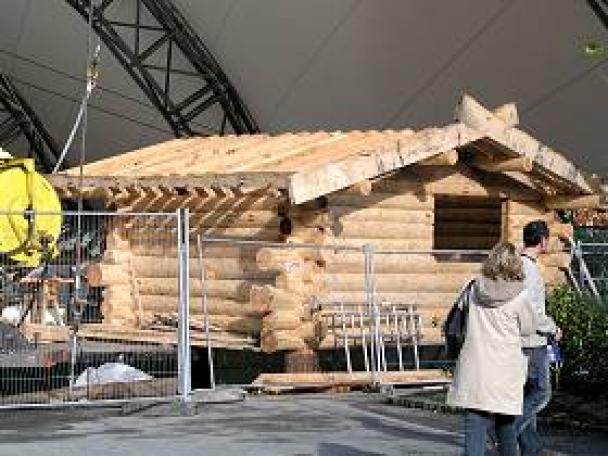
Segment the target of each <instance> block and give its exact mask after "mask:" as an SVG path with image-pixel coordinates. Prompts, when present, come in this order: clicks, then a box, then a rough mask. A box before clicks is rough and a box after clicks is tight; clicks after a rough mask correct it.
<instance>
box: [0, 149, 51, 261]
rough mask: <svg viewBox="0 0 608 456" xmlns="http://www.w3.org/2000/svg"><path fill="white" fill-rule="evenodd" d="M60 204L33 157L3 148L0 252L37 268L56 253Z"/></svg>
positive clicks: (0, 173) (0, 150)
mask: <svg viewBox="0 0 608 456" xmlns="http://www.w3.org/2000/svg"><path fill="white" fill-rule="evenodd" d="M60 232H61V203H60V202H59V198H58V196H57V194H56V193H55V190H54V189H53V187H52V186H51V184H49V182H48V181H47V180H46V179H45V178H44V177H43V176H41V175H40V174H38V173H37V172H36V169H35V166H34V160H33V159H29V158H25V159H24V158H13V157H12V156H11V155H10V154H8V153H7V152H5V151H3V150H2V149H0V254H2V255H5V256H7V257H8V258H10V259H11V260H13V261H15V262H17V263H19V264H22V265H24V266H30V267H36V266H38V265H39V264H40V263H41V261H43V260H44V259H45V258H47V259H48V258H52V257H54V256H56V255H57V240H58V238H59V234H60Z"/></svg>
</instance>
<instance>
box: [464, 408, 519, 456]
mask: <svg viewBox="0 0 608 456" xmlns="http://www.w3.org/2000/svg"><path fill="white" fill-rule="evenodd" d="M514 421H515V416H512V415H500V414H498V413H488V412H482V411H480V410H472V409H467V410H465V413H464V455H465V456H484V455H485V454H486V441H487V435H488V430H489V429H491V428H493V427H494V428H495V429H496V437H497V439H498V448H499V451H500V456H517V455H518V453H517V438H516V434H515V427H514V426H513V423H514Z"/></svg>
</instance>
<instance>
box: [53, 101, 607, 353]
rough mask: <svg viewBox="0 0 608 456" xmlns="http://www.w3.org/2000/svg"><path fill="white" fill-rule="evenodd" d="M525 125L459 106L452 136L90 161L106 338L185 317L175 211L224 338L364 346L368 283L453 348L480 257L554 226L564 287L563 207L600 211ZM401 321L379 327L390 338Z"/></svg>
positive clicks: (207, 143) (290, 346)
mask: <svg viewBox="0 0 608 456" xmlns="http://www.w3.org/2000/svg"><path fill="white" fill-rule="evenodd" d="M517 122H518V119H517V111H516V109H515V106H514V105H513V104H508V105H505V106H502V107H500V108H497V109H496V110H494V111H490V110H488V109H486V108H484V107H483V106H482V105H480V104H479V103H478V102H476V101H475V100H474V99H472V98H471V97H469V96H464V97H463V99H462V101H461V102H460V103H459V105H458V107H457V110H456V121H455V122H454V123H453V124H450V125H447V126H445V127H441V128H428V129H424V130H420V131H412V130H400V131H369V132H361V131H354V132H350V133H346V132H333V133H327V132H318V133H307V132H306V133H300V134H292V133H288V134H281V135H277V136H268V135H252V136H225V137H211V138H190V139H176V140H173V141H169V142H167V143H163V144H159V145H155V146H151V147H148V148H145V149H142V150H139V151H134V152H130V153H127V154H124V155H123V156H119V157H113V158H108V159H105V160H102V161H100V162H98V163H92V164H90V165H87V166H85V167H84V178H83V182H84V184H85V188H84V189H83V192H84V195H83V196H84V197H85V198H91V199H101V200H102V201H103V202H104V204H105V206H106V207H107V208H108V209H113V210H115V211H116V212H118V213H122V215H120V216H117V217H113V218H111V220H110V221H109V222H108V223H107V226H106V227H105V229H106V243H105V244H106V245H105V252H104V254H103V256H102V258H101V259H100V261H99V262H97V263H94V264H92V265H91V266H90V267H89V273H88V281H89V285H91V286H98V287H102V288H103V290H104V291H103V293H104V294H103V302H102V303H101V305H102V307H101V309H102V313H103V323H102V326H101V327H100V328H102V327H103V325H104V324H107V325H112V326H116V325H122V326H124V327H130V328H140V329H145V328H152V327H154V328H158V326H159V322H162V321H169V320H170V319H171V318H173V317H174V316H175V314H176V312H177V308H178V291H179V287H178V272H179V262H178V256H177V230H176V218H175V216H174V211H175V210H176V209H178V208H187V209H189V211H190V214H191V215H190V219H189V220H190V231H189V233H188V237H189V243H188V245H189V255H190V261H189V286H190V312H191V315H192V316H193V319H194V320H195V321H202V320H201V319H202V316H203V296H205V297H206V305H207V309H208V313H209V319H210V327H211V328H212V329H213V330H214V331H216V332H217V334H221V335H222V337H228V336H229V335H230V334H233V335H234V337H235V338H237V339H238V338H241V339H243V338H245V339H247V338H253V339H255V340H256V341H257V345H258V347H259V348H260V349H261V350H263V351H265V352H274V351H279V350H295V351H301V352H302V353H307V352H308V351H309V350H310V349H319V348H328V347H333V346H336V344H337V343H338V338H339V337H340V336H339V334H340V331H341V330H344V324H343V323H344V321H343V320H344V319H343V318H342V319H341V318H339V317H340V315H339V314H344V315H346V314H348V315H350V317H349V318H350V323H349V324H350V326H349V328H347V331H351V332H352V333H353V334H352V335H355V333H365V331H368V332H369V328H370V318H369V316H368V314H366V313H365V309H367V308H368V306H369V302H370V290H373V293H372V295H371V299H373V300H375V302H376V303H377V304H378V305H379V306H380V307H381V308H383V309H389V310H387V312H389V313H390V312H391V311H392V312H411V310H412V309H414V310H415V313H416V314H417V315H418V316H419V317H420V319H421V321H422V325H421V327H420V331H421V334H420V337H421V343H427V344H437V343H441V342H442V341H441V333H440V328H441V326H442V323H443V320H444V319H445V316H446V314H447V312H448V310H449V308H450V306H451V303H452V301H453V299H454V297H455V295H456V293H457V292H458V290H459V289H460V287H461V286H462V284H463V283H464V282H465V281H466V280H467V279H469V278H471V277H472V276H474V275H476V274H478V273H479V267H480V262H481V261H482V260H483V257H484V252H485V251H487V250H488V249H490V248H491V247H492V246H493V245H494V244H495V243H496V242H498V241H500V240H509V241H512V242H514V243H516V244H521V241H522V228H523V226H524V225H525V223H527V222H528V221H531V220H534V219H543V220H545V221H547V223H548V224H549V227H550V229H551V239H550V253H549V254H548V255H546V256H544V257H542V258H541V260H540V262H541V265H542V271H543V274H544V275H545V278H546V280H547V283H548V284H549V285H550V286H556V285H558V284H561V283H564V282H565V281H566V275H565V274H564V270H565V269H567V268H568V266H569V264H570V257H569V242H570V239H571V238H572V235H573V231H572V226H571V225H569V224H565V223H562V220H561V218H560V217H559V215H558V210H561V209H580V208H591V209H593V208H597V207H599V205H600V193H601V192H600V190H599V189H598V188H597V186H596V185H595V183H594V181H593V179H589V178H588V177H587V176H586V175H585V174H584V173H582V172H581V171H579V170H578V169H577V168H576V167H575V166H574V165H573V164H572V163H571V162H569V161H568V160H566V159H565V158H564V157H563V156H562V155H560V154H559V153H557V152H555V151H554V150H553V149H551V148H550V147H548V146H545V145H543V144H541V143H540V142H539V141H537V140H536V139H534V138H532V137H530V136H529V135H528V134H526V133H524V132H523V131H522V130H519V129H518V128H517ZM269 169H271V170H272V171H268V170H269ZM49 179H50V180H51V182H52V183H53V184H54V185H55V187H56V188H57V189H58V191H59V192H60V193H61V194H62V195H63V197H64V198H65V199H70V198H75V197H77V196H79V195H78V191H77V190H76V188H77V186H76V184H75V183H76V182H78V176H77V173H76V172H72V171H70V172H68V173H67V174H64V175H53V176H50V177H49ZM138 212H139V213H141V212H163V213H166V215H162V216H157V217H155V218H153V219H146V218H145V217H138V216H136V215H130V214H133V213H138ZM199 236H202V244H201V249H200V250H199V239H200V238H199ZM210 238H215V240H213V241H211V240H210ZM364 245H369V246H371V247H372V248H373V254H372V259H373V261H372V266H371V267H372V268H373V275H372V276H371V277H372V278H373V280H372V282H369V277H370V276H369V275H367V276H366V268H368V267H369V266H370V264H369V263H366V259H365V255H364V252H363V246H364ZM357 315H358V317H357V318H355V316H357ZM337 317H338V318H337ZM393 324H394V323H393V322H391V321H390V319H389V320H382V321H380V325H381V329H382V331H383V332H390V331H391V330H392V328H393ZM100 330H101V329H100Z"/></svg>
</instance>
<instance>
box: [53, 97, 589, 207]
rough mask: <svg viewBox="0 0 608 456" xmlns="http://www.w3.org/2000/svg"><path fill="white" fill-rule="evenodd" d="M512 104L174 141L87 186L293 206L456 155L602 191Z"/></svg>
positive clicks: (108, 164) (112, 165)
mask: <svg viewBox="0 0 608 456" xmlns="http://www.w3.org/2000/svg"><path fill="white" fill-rule="evenodd" d="M516 124H517V111H516V109H515V106H514V105H513V104H509V105H505V106H503V107H501V108H498V109H497V110H495V111H494V112H492V111H488V110H486V109H485V108H484V107H483V106H481V105H480V104H479V103H477V102H476V101H475V100H474V99H472V98H471V97H469V96H466V95H465V96H464V97H463V98H462V100H461V102H460V103H459V105H458V107H457V110H456V122H455V123H453V124H451V125H447V126H444V127H440V128H427V129H423V130H419V131H412V130H400V131H392V130H386V131H365V132H364V131H351V132H315V133H310V132H303V133H284V134H279V135H275V136H271V135H266V134H258V135H248V136H224V137H217V136H215V137H206V138H203V137H198V138H184V139H174V140H171V141H168V142H165V143H161V144H157V145H154V146H150V147H146V148H143V149H140V150H135V151H133V152H129V153H125V154H122V155H119V156H114V157H111V158H107V159H104V160H101V161H98V162H95V163H91V164H88V165H86V166H84V176H85V178H84V185H85V186H88V187H104V186H106V187H111V186H114V187H120V186H124V187H127V186H133V185H139V186H143V187H151V186H156V187H158V186H167V187H189V188H193V187H194V188H197V187H210V188H211V187H228V188H247V189H251V188H262V187H273V188H277V189H284V190H286V191H287V192H288V194H289V197H290V200H291V201H292V203H294V204H299V203H302V202H305V201H309V200H311V199H314V198H316V197H319V196H322V195H325V194H328V193H331V192H333V191H336V190H340V189H343V188H346V187H349V186H351V185H353V184H355V183H357V182H360V181H363V180H366V179H373V178H376V177H379V176H382V175H383V174H386V173H389V172H391V171H394V170H396V169H399V168H403V167H405V166H408V165H411V164H414V163H417V162H420V161H423V160H427V159H429V158H432V157H434V156H437V155H439V154H441V153H443V152H446V151H449V150H451V149H457V148H461V147H463V146H467V145H475V147H476V148H481V149H483V153H485V154H490V155H493V154H496V155H501V156H503V157H507V158H508V157H527V158H529V159H531V160H532V162H533V165H534V172H535V173H536V174H537V175H538V176H542V177H544V178H546V179H547V180H548V181H550V182H554V183H555V184H556V185H557V186H558V187H559V188H560V192H561V193H565V194H590V193H595V192H597V191H598V190H597V188H598V187H597V185H596V184H595V183H594V182H593V181H592V180H590V179H589V178H587V177H586V176H585V175H584V174H583V173H582V172H581V171H580V170H578V169H577V167H576V166H575V165H574V164H573V163H572V162H570V161H568V160H567V159H566V158H564V157H563V156H562V155H560V154H559V153H557V152H556V151H554V150H553V149H551V148H550V147H548V146H546V145H544V144H542V143H540V142H539V141H537V140H536V139H534V138H532V137H531V136H530V135H528V134H527V133H525V132H523V131H522V130H519V129H517V128H516V127H515V125H516ZM78 173H79V171H78V170H77V169H72V170H68V171H67V172H66V173H64V174H58V175H53V176H49V178H50V180H51V181H52V183H53V184H54V185H55V186H56V187H68V186H71V187H74V186H76V185H77V184H78V181H79V180H78V177H77V176H78Z"/></svg>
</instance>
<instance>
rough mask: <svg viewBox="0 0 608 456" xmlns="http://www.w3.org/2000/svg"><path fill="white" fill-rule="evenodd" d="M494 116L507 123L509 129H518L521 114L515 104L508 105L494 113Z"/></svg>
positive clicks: (495, 110)
mask: <svg viewBox="0 0 608 456" xmlns="http://www.w3.org/2000/svg"><path fill="white" fill-rule="evenodd" d="M492 112H493V113H494V115H495V116H496V117H497V118H499V119H500V120H502V121H503V122H504V123H505V126H506V127H507V128H512V127H516V126H517V125H518V124H519V114H518V113H517V106H516V105H515V103H507V104H504V105H502V106H499V107H498V108H496V109H494V110H493V111H492Z"/></svg>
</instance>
